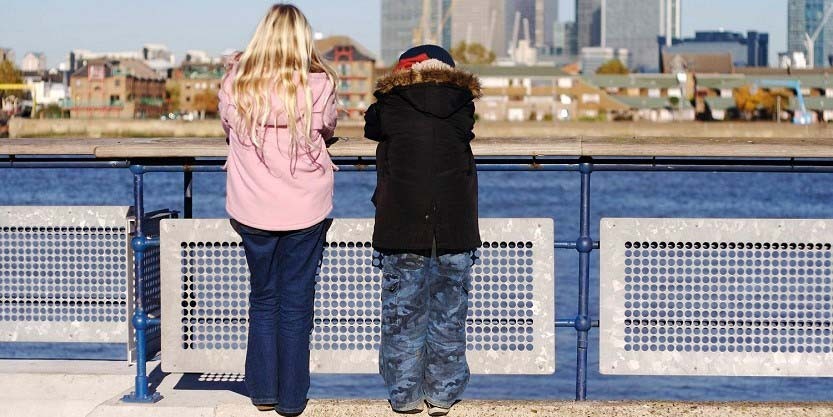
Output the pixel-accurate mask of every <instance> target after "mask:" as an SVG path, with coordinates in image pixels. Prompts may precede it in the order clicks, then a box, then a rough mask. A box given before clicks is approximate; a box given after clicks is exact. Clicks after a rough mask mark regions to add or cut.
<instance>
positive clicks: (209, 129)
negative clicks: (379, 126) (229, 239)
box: [9, 118, 833, 138]
mask: <svg viewBox="0 0 833 417" xmlns="http://www.w3.org/2000/svg"><path fill="white" fill-rule="evenodd" d="M363 128H364V124H363V123H362V122H357V121H352V120H345V121H342V122H340V123H339V125H338V128H337V129H336V136H342V137H362V136H363V134H364V129H363ZM475 134H477V135H478V136H488V137H497V138H500V137H530V138H545V137H550V136H561V137H564V136H618V137H623V136H624V137H627V136H664V137H674V136H681V137H683V136H684V137H714V138H719V137H759V138H760V137H782V138H792V137H795V138H829V137H833V124H825V123H819V124H814V125H809V126H796V125H793V124H790V123H786V122H782V123H774V122H670V123H655V122H579V121H573V122H485V121H480V122H478V123H477V124H476V126H475ZM223 136H224V132H223V130H222V128H221V126H220V122H219V120H216V119H213V120H201V121H194V122H184V121H164V120H117V119H93V120H85V119H40V120H38V119H34V120H33V119H22V118H15V119H12V120H11V121H10V122H9V137H10V138H35V137H39V138H103V137H111V138H114V137H115V138H124V137H137V138H160V137H191V138H193V137H207V138H210V137H223Z"/></svg>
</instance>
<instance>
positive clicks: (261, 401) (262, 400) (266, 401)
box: [251, 397, 278, 405]
mask: <svg viewBox="0 0 833 417" xmlns="http://www.w3.org/2000/svg"><path fill="white" fill-rule="evenodd" d="M251 400H252V404H254V405H274V404H277V403H278V399H277V397H275V398H266V397H258V398H254V397H252V399H251Z"/></svg>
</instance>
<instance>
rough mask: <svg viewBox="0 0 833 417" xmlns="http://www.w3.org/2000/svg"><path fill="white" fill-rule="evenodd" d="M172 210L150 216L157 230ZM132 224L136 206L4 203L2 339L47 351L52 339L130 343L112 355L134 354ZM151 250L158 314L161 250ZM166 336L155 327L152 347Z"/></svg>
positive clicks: (0, 228) (150, 284)
mask: <svg viewBox="0 0 833 417" xmlns="http://www.w3.org/2000/svg"><path fill="white" fill-rule="evenodd" d="M170 215H171V214H170V213H167V212H158V213H152V214H151V215H149V216H148V217H147V219H146V221H145V223H146V224H147V228H148V230H149V232H150V233H151V234H158V223H159V219H160V218H162V217H170ZM132 229H133V215H132V211H131V208H130V207H112V206H72V207H57V206H49V207H31V206H25V207H24V206H20V207H0V342H3V343H9V342H25V343H21V346H38V349H40V350H39V353H38V354H39V355H40V354H47V355H48V354H50V353H49V352H51V350H50V349H49V348H48V346H49V344H51V343H55V344H57V345H56V346H58V347H56V349H62V348H61V346H66V345H63V344H64V343H68V342H69V343H79V344H88V345H87V346H89V348H90V349H95V346H96V345H95V344H108V345H112V344H116V345H112V346H118V344H123V345H124V350H123V352H124V354H122V355H119V356H118V357H108V359H132V357H133V352H134V345H135V343H134V337H135V336H134V334H133V329H132V327H131V326H130V317H131V316H132V314H133V307H134V302H133V297H134V295H133V294H134V291H133V251H132V249H131V247H130V238H131V237H132V232H133V231H132ZM146 254H147V256H146V257H145V260H144V265H145V271H146V272H145V278H146V279H145V281H144V290H145V297H144V301H145V306H146V310H148V311H149V312H150V313H151V314H153V315H155V316H157V317H158V315H159V314H160V308H159V282H160V280H159V249H158V248H151V249H150V250H149V251H148V252H146ZM159 339H160V329H159V327H158V326H157V327H156V328H151V329H150V330H149V331H148V340H149V344H150V347H149V351H150V352H151V353H153V352H155V351H158V347H159ZM31 343H37V345H32V344H31ZM44 346H46V348H44ZM108 352H109V350H108ZM15 353H16V354H20V352H15ZM57 353H58V354H59V355H58V356H59V357H64V356H63V354H62V353H61V352H57ZM85 355H86V353H85ZM24 356H25V355H24Z"/></svg>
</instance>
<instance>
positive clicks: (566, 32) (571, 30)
mask: <svg viewBox="0 0 833 417" xmlns="http://www.w3.org/2000/svg"><path fill="white" fill-rule="evenodd" d="M552 47H553V51H552V53H553V55H568V56H574V55H578V44H577V42H576V23H575V22H558V23H556V24H555V26H554V27H553V40H552Z"/></svg>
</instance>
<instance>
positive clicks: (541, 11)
mask: <svg viewBox="0 0 833 417" xmlns="http://www.w3.org/2000/svg"><path fill="white" fill-rule="evenodd" d="M557 24H558V0H537V1H536V2H535V43H536V44H537V45H538V47H539V48H541V47H544V48H547V47H549V49H550V50H551V49H552V48H553V47H554V44H553V43H554V38H553V36H554V35H555V26H556V25H557ZM550 52H552V51H550Z"/></svg>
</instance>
